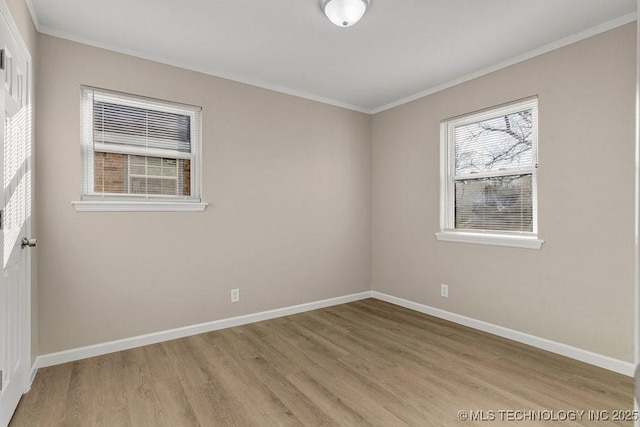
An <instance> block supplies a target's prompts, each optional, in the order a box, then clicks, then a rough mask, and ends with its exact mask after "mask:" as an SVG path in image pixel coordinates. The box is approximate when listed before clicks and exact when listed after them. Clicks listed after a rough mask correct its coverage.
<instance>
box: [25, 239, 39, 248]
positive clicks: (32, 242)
mask: <svg viewBox="0 0 640 427" xmlns="http://www.w3.org/2000/svg"><path fill="white" fill-rule="evenodd" d="M37 244H38V240H37V239H27V238H26V237H23V238H22V249H24V248H26V247H27V246H28V247H30V248H33V247H34V246H35V245H37Z"/></svg>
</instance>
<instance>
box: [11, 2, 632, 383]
mask: <svg viewBox="0 0 640 427" xmlns="http://www.w3.org/2000/svg"><path fill="white" fill-rule="evenodd" d="M639 1H640V0H639ZM0 15H2V17H3V18H4V20H5V22H6V23H7V25H8V26H9V32H10V33H11V35H12V36H13V38H14V39H15V40H16V42H17V44H18V48H19V49H20V50H21V51H22V52H21V53H22V54H23V55H24V57H25V60H26V62H27V69H26V71H25V73H26V74H27V80H28V84H27V88H26V90H27V101H28V103H29V106H30V110H31V112H30V120H29V122H30V123H29V125H30V128H29V129H28V135H29V138H28V139H29V145H30V153H31V156H30V158H29V161H28V168H29V169H28V173H29V174H30V179H29V181H30V185H29V193H30V194H29V199H28V200H30V201H31V202H30V209H31V212H30V215H28V216H27V218H26V219H25V226H24V230H25V233H26V235H27V237H29V238H31V236H32V233H31V232H32V230H31V228H32V227H31V225H32V217H33V199H34V198H33V194H34V192H33V187H34V179H33V178H34V171H33V164H34V162H33V158H34V153H35V150H34V148H35V147H34V130H35V129H34V123H35V121H34V113H35V108H34V107H35V106H34V93H33V88H34V81H33V79H34V75H33V59H32V57H31V52H30V51H29V49H28V48H27V44H26V43H25V41H24V39H23V38H22V34H21V33H20V30H19V29H18V26H17V24H16V22H15V21H14V19H13V15H11V11H10V10H9V7H8V6H7V4H6V2H5V0H0ZM29 17H30V16H29ZM25 252H26V253H25V254H24V256H25V264H26V272H25V286H24V288H25V289H24V291H23V293H22V295H20V297H21V298H23V300H24V309H25V310H24V312H23V319H22V322H23V323H22V324H23V325H24V330H23V331H19V332H20V335H19V339H20V340H21V347H22V352H21V353H22V357H23V360H22V361H21V362H22V366H23V369H24V372H23V378H24V384H23V387H22V388H23V394H24V393H26V392H28V391H29V389H30V388H31V383H32V382H33V379H34V378H35V374H36V372H37V370H38V369H37V366H36V363H35V361H34V362H33V363H32V357H31V337H32V325H31V284H32V283H31V280H32V277H31V276H32V275H31V270H32V257H31V251H30V250H26V251H25Z"/></svg>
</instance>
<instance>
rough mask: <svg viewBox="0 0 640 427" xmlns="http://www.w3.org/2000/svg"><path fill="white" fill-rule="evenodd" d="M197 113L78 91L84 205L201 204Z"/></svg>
mask: <svg viewBox="0 0 640 427" xmlns="http://www.w3.org/2000/svg"><path fill="white" fill-rule="evenodd" d="M200 115H201V113H200V108H199V107H192V106H185V105H181V104H174V103H170V102H165V101H159V100H152V99H147V98H141V97H136V96H133V95H125V94H120V93H115V92H109V91H104V90H100V89H95V88H89V87H83V88H82V123H83V147H84V151H85V156H84V170H85V176H84V192H83V193H84V195H83V198H84V199H87V200H95V199H97V200H105V199H106V200H150V201H153V200H172V199H173V200H180V201H196V202H199V201H200V190H199V182H198V179H197V178H198V172H199V171H198V168H199V165H200V158H199V157H200Z"/></svg>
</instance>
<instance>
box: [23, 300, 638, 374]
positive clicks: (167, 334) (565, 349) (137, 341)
mask: <svg viewBox="0 0 640 427" xmlns="http://www.w3.org/2000/svg"><path fill="white" fill-rule="evenodd" d="M366 298H376V299H379V300H382V301H386V302H389V303H391V304H395V305H398V306H401V307H405V308H408V309H411V310H415V311H418V312H421V313H425V314H428V315H431V316H434V317H438V318H440V319H444V320H448V321H450V322H453V323H457V324H460V325H464V326H468V327H470V328H473V329H477V330H480V331H483V332H488V333H490V334H493V335H498V336H500V337H503V338H507V339H510V340H513V341H517V342H520V343H523V344H528V345H531V346H533V347H536V348H540V349H542V350H547V351H550V352H552V353H556V354H560V355H562V356H566V357H569V358H572V359H575V360H579V361H581V362H585V363H589V364H591V365H595V366H599V367H601V368H604V369H608V370H610V371H614V372H618V373H620V374H623V375H626V376H629V377H632V376H633V373H634V365H633V364H632V363H630V362H624V361H622V360H618V359H614V358H612V357H609V356H604V355H601V354H597V353H593V352H591V351H588V350H583V349H580V348H576V347H572V346H570V345H566V344H562V343H558V342H555V341H551V340H548V339H546V338H540V337H537V336H535V335H530V334H527V333H524V332H519V331H515V330H513V329H509V328H505V327H502V326H498V325H494V324H491V323H487V322H483V321H481V320H477V319H473V318H471V317H466V316H462V315H460V314H455V313H451V312H448V311H445V310H440V309H438V308H434V307H430V306H428V305H424V304H420V303H417V302H413V301H409V300H406V299H402V298H398V297H394V296H391V295H387V294H384V293H381V292H377V291H366V292H360V293H357V294H352V295H345V296H342V297H336V298H330V299H326V300H322V301H316V302H311V303H307V304H300V305H294V306H290V307H284V308H279V309H275V310H269V311H263V312H260V313H254V314H247V315H245V316H238V317H232V318H229V319H221V320H215V321H213V322H207V323H201V324H198V325H192V326H186V327H183V328H176V329H170V330H168V331H162V332H156V333H153V334H147V335H140V336H137V337H132V338H125V339H122V340H116V341H110V342H106V343H102V344H95V345H90V346H87V347H80V348H75V349H71V350H65V351H60V352H57V353H49V354H43V355H41V356H38V357H37V358H36V360H35V362H34V364H33V367H32V369H31V381H32V382H33V379H34V378H35V375H36V373H37V371H38V368H44V367H47V366H53V365H59V364H61V363H67V362H73V361H76V360H80V359H86V358H88V357H94V356H100V355H103V354H108V353H113V352H116V351H122V350H129V349H132V348H136V347H141V346H145V345H150V344H156V343H159V342H164V341H169V340H173V339H177V338H184V337H187V336H191V335H197V334H202V333H206V332H211V331H217V330H220V329H225V328H231V327H233V326H240V325H246V324H249V323H255V322H260V321H263V320H269V319H274V318H277V317H282V316H289V315H292V314H297V313H303V312H306V311H311V310H316V309H319V308H324V307H330V306H334V305H339V304H345V303H349V302H353V301H359V300H362V299H366Z"/></svg>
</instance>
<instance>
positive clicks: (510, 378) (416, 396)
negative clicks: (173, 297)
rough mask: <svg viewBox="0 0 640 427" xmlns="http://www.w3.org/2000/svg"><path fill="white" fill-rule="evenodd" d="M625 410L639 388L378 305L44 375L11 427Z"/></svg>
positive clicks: (310, 315)
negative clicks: (635, 388) (463, 411)
mask: <svg viewBox="0 0 640 427" xmlns="http://www.w3.org/2000/svg"><path fill="white" fill-rule="evenodd" d="M625 409H626V410H631V409H632V380H631V378H628V377H625V376H623V375H619V374H616V373H613V372H610V371H606V370H604V369H600V368H597V367H594V366H590V365H587V364H585V363H581V362H577V361H575V360H570V359H568V358H565V357H562V356H559V355H556V354H552V353H548V352H545V351H542V350H539V349H536V348H533V347H530V346H527V345H525V344H521V343H516V342H513V341H510V340H507V339H504V338H500V337H496V336H493V335H490V334H487V333H483V332H479V331H476V330H472V329H470V328H466V327H463V326H460V325H456V324H453V323H451V322H447V321H444V320H442V319H437V318H434V317H431V316H428V315H425V314H422V313H418V312H415V311H412V310H408V309H405V308H401V307H397V306H394V305H391V304H388V303H386V302H383V301H379V300H374V299H368V300H363V301H357V302H354V303H350V304H344V305H340V306H334V307H328V308H325V309H321V310H315V311H312V312H307V313H301V314H297V315H293V316H286V317H282V318H278V319H273V320H268V321H264V322H259V323H254V324H250V325H245V326H239V327H236V328H230V329H225V330H220V331H216V332H211V333H207V334H201V335H195V336H191V337H187V338H182V339H178V340H174V341H169V342H165V343H160V344H156V345H151V346H146V347H141V348H136V349H133V350H127V351H123V352H119V353H113V354H108V355H105V356H100V357H94V358H91V359H86V360H81V361H77V362H73V363H67V364H63V365H58V366H52V367H49V368H44V369H41V370H40V371H39V372H38V375H37V377H36V379H35V381H34V384H33V386H32V389H31V391H30V392H29V393H28V394H26V395H25V396H23V398H22V400H21V402H20V404H19V405H18V409H17V410H16V413H15V415H14V417H13V419H12V421H11V424H10V425H11V426H12V427H23V426H47V427H48V426H51V427H56V426H83V427H84V426H136V427H137V426H154V427H155V426H170V427H181V426H271V425H272V426H287V425H291V426H299V425H307V426H319V425H324V426H353V425H358V426H391V425H393V426H396V425H398V426H400V425H409V426H455V425H461V422H460V420H459V419H458V418H457V413H458V411H460V410H466V411H485V412H486V413H488V412H489V411H494V412H493V413H494V416H497V412H496V411H501V410H503V411H509V410H511V411H525V412H526V411H545V410H546V411H556V412H558V411H582V410H583V411H586V412H585V415H584V416H583V419H576V420H566V421H564V422H562V423H561V424H562V425H567V426H572V425H575V426H589V425H600V423H598V422H596V421H593V420H591V421H590V420H589V419H588V418H587V415H588V411H590V410H591V411H594V410H607V411H609V412H611V411H613V410H625ZM497 420H498V421H501V422H500V425H514V426H521V425H539V422H536V421H533V422H516V421H513V420H511V421H509V420H508V419H505V420H500V419H499V418H497ZM463 425H465V426H474V425H479V426H482V425H487V423H486V422H482V421H479V420H468V421H466V422H465V423H464V424H463ZM607 425H612V426H614V425H623V426H630V425H631V422H617V423H614V422H608V423H607Z"/></svg>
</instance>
